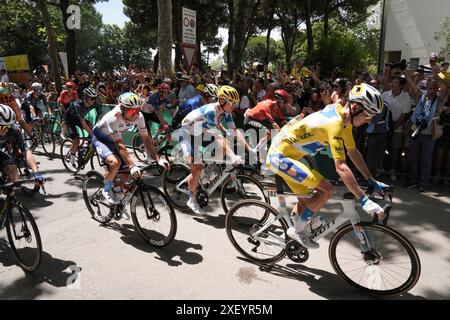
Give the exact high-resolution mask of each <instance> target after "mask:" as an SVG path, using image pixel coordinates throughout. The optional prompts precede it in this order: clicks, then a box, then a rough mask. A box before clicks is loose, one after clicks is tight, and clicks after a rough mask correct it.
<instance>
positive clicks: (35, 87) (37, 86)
mask: <svg viewBox="0 0 450 320" xmlns="http://www.w3.org/2000/svg"><path fill="white" fill-rule="evenodd" d="M42 88H43V87H42V84H40V83H39V82H34V83H33V84H32V85H31V89H33V90H36V91H42Z"/></svg>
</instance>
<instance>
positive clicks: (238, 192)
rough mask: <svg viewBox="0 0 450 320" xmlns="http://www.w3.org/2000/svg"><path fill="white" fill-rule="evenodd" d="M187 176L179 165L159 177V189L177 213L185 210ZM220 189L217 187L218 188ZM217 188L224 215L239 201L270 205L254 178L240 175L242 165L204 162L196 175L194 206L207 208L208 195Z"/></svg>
mask: <svg viewBox="0 0 450 320" xmlns="http://www.w3.org/2000/svg"><path fill="white" fill-rule="evenodd" d="M190 174H191V170H190V168H189V166H187V165H186V164H183V163H177V164H172V165H171V168H170V170H166V171H165V172H164V175H163V182H162V184H163V190H164V193H165V194H166V195H167V197H168V198H169V199H170V201H171V203H172V204H173V206H174V207H175V208H177V209H179V210H187V209H188V206H187V205H186V203H187V201H188V199H189V189H188V183H187V178H188V176H189V175H190ZM220 186H221V187H220ZM219 187H220V202H221V205H222V208H223V210H224V212H225V213H227V212H228V210H229V208H230V207H231V206H232V205H233V204H234V203H235V202H237V201H239V200H242V199H254V200H262V201H264V202H267V203H270V200H269V197H267V196H266V195H265V194H264V187H263V185H262V184H261V183H260V182H259V181H258V180H257V179H255V178H254V177H252V176H249V175H247V174H245V173H244V169H243V166H231V168H227V165H226V164H225V163H224V162H223V161H217V160H213V161H208V160H206V161H205V162H204V170H203V172H202V174H201V176H200V181H199V186H198V191H197V195H196V200H197V203H198V204H199V205H200V207H202V208H205V207H206V206H208V203H209V200H210V197H211V195H212V194H213V193H214V192H215V191H216V190H218V189H219Z"/></svg>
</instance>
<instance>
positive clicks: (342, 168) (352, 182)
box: [335, 160, 364, 199]
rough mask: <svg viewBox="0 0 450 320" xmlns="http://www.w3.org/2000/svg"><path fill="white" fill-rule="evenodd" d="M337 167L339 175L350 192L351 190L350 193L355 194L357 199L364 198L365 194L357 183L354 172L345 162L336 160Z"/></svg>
mask: <svg viewBox="0 0 450 320" xmlns="http://www.w3.org/2000/svg"><path fill="white" fill-rule="evenodd" d="M335 166H336V172H337V174H338V175H339V177H341V179H342V181H343V182H344V184H345V186H346V187H347V188H348V190H350V192H351V193H353V195H354V196H355V197H356V198H357V199H361V197H364V192H363V191H362V189H361V187H360V186H359V184H358V182H357V181H356V178H355V176H354V175H353V172H352V170H350V168H349V167H348V165H347V163H346V162H345V160H336V161H335Z"/></svg>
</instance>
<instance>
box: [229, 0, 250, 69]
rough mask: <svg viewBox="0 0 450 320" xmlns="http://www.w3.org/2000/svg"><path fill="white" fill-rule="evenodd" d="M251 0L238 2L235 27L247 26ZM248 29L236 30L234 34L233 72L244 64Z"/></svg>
mask: <svg viewBox="0 0 450 320" xmlns="http://www.w3.org/2000/svg"><path fill="white" fill-rule="evenodd" d="M249 2H250V0H238V5H237V8H236V20H235V23H234V24H235V25H237V26H247V25H248V19H249V13H250V10H249V9H250V3H249ZM246 31H247V30H246V28H236V29H235V32H234V40H233V43H234V46H233V50H231V53H230V67H231V72H233V70H235V69H239V68H240V66H241V63H242V56H243V54H244V50H245V40H246V36H247V32H246Z"/></svg>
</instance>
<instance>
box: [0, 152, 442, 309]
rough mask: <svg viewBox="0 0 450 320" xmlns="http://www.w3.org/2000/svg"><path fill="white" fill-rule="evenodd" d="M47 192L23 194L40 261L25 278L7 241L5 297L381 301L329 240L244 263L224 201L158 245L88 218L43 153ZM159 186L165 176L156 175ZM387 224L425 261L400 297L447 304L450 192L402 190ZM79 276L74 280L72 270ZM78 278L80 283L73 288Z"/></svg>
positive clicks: (2, 255)
mask: <svg viewBox="0 0 450 320" xmlns="http://www.w3.org/2000/svg"><path fill="white" fill-rule="evenodd" d="M37 160H38V161H39V162H40V168H41V171H42V172H43V173H44V174H45V176H46V177H47V178H48V180H49V181H48V182H47V192H48V194H47V195H43V194H38V195H35V197H34V198H32V199H29V198H22V200H23V201H24V203H25V205H26V206H27V207H28V208H29V209H30V210H31V212H32V213H33V215H34V216H35V218H36V221H37V224H38V226H39V230H40V233H41V237H42V242H43V250H44V253H43V260H42V262H41V266H40V268H39V269H38V270H37V271H36V272H35V273H33V274H26V273H24V272H23V271H22V270H21V269H20V268H19V267H18V266H17V265H16V264H15V260H14V257H13V256H12V255H11V253H10V252H9V248H8V245H7V240H6V239H4V238H2V239H0V298H2V299H181V300H184V299H225V300H234V299H250V300H251V299H263V300H265V299H276V300H278V299H286V300H289V299H295V300H308V299H374V298H373V297H369V296H366V295H364V294H361V293H360V292H358V291H356V290H354V289H353V288H352V287H350V286H348V285H347V284H346V283H345V282H344V281H343V280H341V279H340V278H339V276H337V275H336V274H335V273H334V271H333V269H332V267H331V265H330V262H329V259H328V250H327V248H328V239H324V240H322V241H321V248H320V249H318V250H315V251H311V252H310V258H309V260H308V261H307V262H306V263H305V264H297V263H294V262H292V261H291V260H289V259H288V258H285V259H284V260H282V261H281V262H280V263H278V264H276V265H275V266H274V267H273V268H270V269H268V268H264V266H260V265H257V264H254V263H252V262H249V261H247V260H245V259H244V258H242V257H240V256H239V254H238V252H237V251H236V250H235V249H234V247H233V246H232V245H231V243H230V241H229V240H228V238H227V236H226V233H225V229H224V219H225V216H224V214H223V212H222V208H221V206H220V201H219V199H218V198H215V199H213V200H212V202H211V204H210V206H209V210H210V212H211V214H213V215H214V217H213V218H210V219H209V220H208V221H207V222H204V221H202V220H201V219H199V218H195V217H193V216H191V215H190V214H186V213H182V212H177V219H178V231H177V234H176V238H175V240H174V241H173V242H172V243H171V244H170V246H168V247H166V248H162V249H158V248H153V247H151V246H150V245H148V244H147V243H145V242H144V241H143V240H142V239H141V238H140V236H139V235H138V234H137V232H135V230H134V227H133V225H132V222H129V221H123V220H122V221H119V222H118V223H116V224H114V225H111V226H110V227H102V226H100V225H99V223H96V222H95V221H94V220H92V219H91V218H90V215H89V213H88V211H87V209H86V207H85V204H84V201H83V198H82V193H81V182H80V181H79V180H77V179H74V177H73V176H71V175H70V174H69V173H67V172H66V171H65V170H64V168H63V166H62V163H61V161H60V159H59V158H55V159H49V158H47V157H45V156H42V155H38V156H37ZM152 181H154V183H155V184H160V179H159V178H152ZM394 203H395V204H394V209H393V211H392V214H391V222H390V225H391V226H393V227H394V228H396V229H397V230H398V231H400V232H401V233H402V234H404V235H405V236H406V237H407V238H408V239H409V240H410V241H411V242H412V243H413V245H414V246H415V248H416V249H417V251H418V253H419V256H420V258H421V262H422V274H421V278H420V280H419V282H418V283H417V285H416V286H415V287H414V288H413V289H412V290H411V291H410V292H409V293H407V294H405V295H403V296H402V297H399V299H408V300H409V299H449V298H450V268H449V267H450V250H449V248H450V238H449V236H450V205H449V204H450V188H448V187H447V188H444V187H440V188H439V187H437V188H435V189H432V191H431V192H430V193H428V194H420V193H419V192H418V190H406V189H403V188H400V187H399V188H398V189H397V190H396V195H395V199H394ZM75 273H76V274H77V276H76V277H75V276H74V274H75ZM73 279H75V280H76V281H75V283H74V284H73V285H71V286H67V283H68V282H69V283H70V281H71V280H73Z"/></svg>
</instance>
